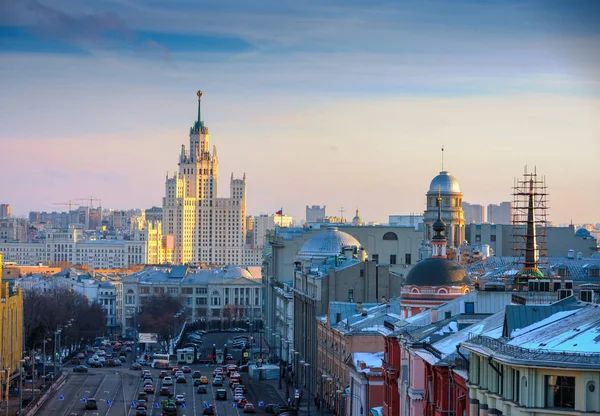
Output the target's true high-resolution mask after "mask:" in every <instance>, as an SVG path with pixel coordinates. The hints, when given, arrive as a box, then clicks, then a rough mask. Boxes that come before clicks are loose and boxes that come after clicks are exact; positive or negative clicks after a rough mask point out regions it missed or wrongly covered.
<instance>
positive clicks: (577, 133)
mask: <svg viewBox="0 0 600 416" xmlns="http://www.w3.org/2000/svg"><path fill="white" fill-rule="evenodd" d="M199 89H201V90H202V91H203V92H204V95H203V108H202V116H203V117H202V118H203V120H204V121H205V123H206V124H207V126H208V127H209V129H210V132H211V141H212V143H213V144H216V145H217V147H218V153H219V164H220V166H219V170H220V182H219V194H220V196H228V195H229V177H230V175H231V172H233V173H234V175H235V176H236V177H241V176H242V175H243V173H244V172H245V173H246V175H247V180H248V195H249V197H248V207H247V208H248V213H249V214H254V215H258V214H261V213H275V211H277V210H279V209H280V208H283V211H284V213H285V214H289V215H292V216H294V217H295V218H296V219H299V220H300V219H302V218H304V208H305V205H307V204H309V205H312V204H320V205H327V210H328V214H329V215H339V208H340V207H344V209H345V210H346V212H345V216H346V217H350V218H351V217H352V216H353V215H354V213H353V211H354V209H355V208H356V207H358V208H359V209H360V211H361V215H362V217H363V219H364V220H366V221H381V222H387V219H388V215H390V214H408V213H411V212H413V213H414V212H422V211H423V210H424V208H425V193H426V192H427V189H428V187H429V182H430V181H431V179H432V178H433V177H434V176H435V175H437V174H438V172H439V171H440V170H441V166H440V165H441V163H440V159H441V157H440V148H441V147H442V145H444V147H445V149H446V150H445V168H446V169H447V170H448V171H450V172H451V173H452V174H453V175H454V176H455V177H456V178H457V179H458V180H459V182H460V186H461V190H462V191H463V194H464V200H465V201H466V202H469V203H479V204H488V203H499V202H501V201H507V200H510V199H511V196H510V193H511V186H512V184H513V178H514V177H515V176H519V175H520V174H522V172H523V169H524V166H525V165H527V166H528V167H529V168H530V169H532V168H533V167H534V166H537V172H538V173H541V174H543V175H545V176H546V180H547V185H548V190H549V192H550V196H549V206H550V207H551V209H550V211H549V214H550V219H551V220H552V221H555V222H557V223H568V222H570V221H571V220H573V221H574V222H576V223H583V222H599V221H600V218H599V216H598V206H600V184H599V179H598V177H599V176H598V175H599V174H598V160H600V159H599V158H600V1H595V0H589V1H579V0H563V1H556V0H545V1H542V0H540V1H527V0H523V1H488V0H478V1H475V0H474V1H456V0H453V1H448V0H438V1H426V0H425V1H379V0H369V1H364V0H363V1H357V0H344V1H341V0H340V1H326V0H302V1H298V0H295V1H287V0H278V1H247V0H237V1H198V0H169V1H165V0H114V1H81V0H79V1H77V0H33V1H31V0H0V167H1V172H2V182H1V183H2V186H1V188H0V203H9V204H11V205H12V206H13V211H14V212H15V214H18V215H21V214H26V213H27V212H28V211H30V210H51V211H52V210H58V211H60V210H66V208H65V207H62V206H56V205H52V204H53V203H60V202H65V201H69V200H72V199H76V198H82V197H89V196H90V195H93V196H94V197H98V198H101V199H102V205H103V206H104V207H112V208H149V207H151V206H153V205H154V206H160V205H161V204H162V197H163V196H164V182H165V174H166V172H167V171H169V172H174V171H175V170H177V160H178V156H179V152H180V148H181V144H186V146H187V145H188V144H189V137H188V133H189V128H190V126H191V125H192V123H193V121H194V119H195V117H196V105H197V98H196V91H197V90H199Z"/></svg>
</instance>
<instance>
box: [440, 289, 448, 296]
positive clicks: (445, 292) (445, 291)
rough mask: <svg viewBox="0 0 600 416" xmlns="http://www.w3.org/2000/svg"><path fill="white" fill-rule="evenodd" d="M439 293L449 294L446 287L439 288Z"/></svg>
mask: <svg viewBox="0 0 600 416" xmlns="http://www.w3.org/2000/svg"><path fill="white" fill-rule="evenodd" d="M438 293H439V294H440V295H445V294H448V289H446V288H441V289H438Z"/></svg>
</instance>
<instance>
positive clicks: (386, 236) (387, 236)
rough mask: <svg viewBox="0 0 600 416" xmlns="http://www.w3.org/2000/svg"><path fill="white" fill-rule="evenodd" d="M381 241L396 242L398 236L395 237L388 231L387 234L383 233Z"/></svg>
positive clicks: (394, 234)
mask: <svg viewBox="0 0 600 416" xmlns="http://www.w3.org/2000/svg"><path fill="white" fill-rule="evenodd" d="M383 239H384V240H398V236H397V235H396V233H393V232H391V231H388V232H387V233H385V234H384V235H383Z"/></svg>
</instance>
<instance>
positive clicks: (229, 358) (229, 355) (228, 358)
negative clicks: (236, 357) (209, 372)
mask: <svg viewBox="0 0 600 416" xmlns="http://www.w3.org/2000/svg"><path fill="white" fill-rule="evenodd" d="M225 359H226V360H233V355H231V354H227V356H226V357H225Z"/></svg>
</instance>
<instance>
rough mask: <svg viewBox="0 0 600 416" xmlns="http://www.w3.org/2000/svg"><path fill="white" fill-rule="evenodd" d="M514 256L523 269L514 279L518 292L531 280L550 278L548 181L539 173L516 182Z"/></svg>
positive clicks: (514, 195)
mask: <svg viewBox="0 0 600 416" xmlns="http://www.w3.org/2000/svg"><path fill="white" fill-rule="evenodd" d="M512 189H513V206H512V223H513V228H512V231H513V255H514V257H515V258H516V262H517V264H520V265H521V268H520V270H519V271H518V272H517V275H516V276H515V284H516V285H517V287H518V288H522V287H523V286H526V285H527V282H528V280H529V279H540V278H550V273H549V270H548V254H547V245H546V236H547V232H546V228H547V225H548V220H547V215H548V208H549V207H548V202H547V196H548V193H547V187H546V177H545V176H542V177H540V176H538V174H537V169H536V168H534V170H533V173H531V172H527V166H526V167H525V170H524V173H523V177H522V178H515V180H514V186H513V188H512Z"/></svg>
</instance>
